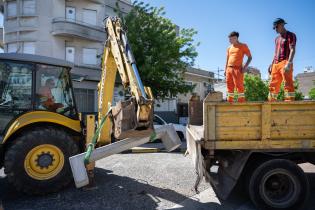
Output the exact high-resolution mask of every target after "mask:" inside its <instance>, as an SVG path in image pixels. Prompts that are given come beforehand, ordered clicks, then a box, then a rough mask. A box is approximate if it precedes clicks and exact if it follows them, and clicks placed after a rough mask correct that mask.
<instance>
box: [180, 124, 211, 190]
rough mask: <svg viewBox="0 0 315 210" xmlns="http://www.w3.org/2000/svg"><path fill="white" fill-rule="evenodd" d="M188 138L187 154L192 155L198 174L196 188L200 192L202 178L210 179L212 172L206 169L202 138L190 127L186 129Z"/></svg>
mask: <svg viewBox="0 0 315 210" xmlns="http://www.w3.org/2000/svg"><path fill="white" fill-rule="evenodd" d="M186 138H187V139H186V143H187V151H186V154H189V156H191V159H192V161H193V164H194V167H195V172H196V175H197V177H196V181H195V185H194V189H195V191H196V192H197V193H199V191H198V186H199V185H200V183H201V181H202V178H203V177H205V178H206V180H207V181H208V180H209V179H210V174H209V172H207V171H206V167H205V160H204V157H203V155H202V153H201V142H202V141H201V139H198V138H197V137H196V136H195V135H194V133H193V132H192V131H191V130H190V129H189V128H187V129H186Z"/></svg>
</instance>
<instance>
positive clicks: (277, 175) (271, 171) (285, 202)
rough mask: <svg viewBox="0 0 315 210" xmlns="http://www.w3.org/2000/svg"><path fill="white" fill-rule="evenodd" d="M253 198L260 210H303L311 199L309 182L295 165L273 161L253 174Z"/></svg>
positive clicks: (278, 160) (250, 187)
mask: <svg viewBox="0 0 315 210" xmlns="http://www.w3.org/2000/svg"><path fill="white" fill-rule="evenodd" d="M249 194H250V198H251V200H252V202H253V203H254V204H255V205H256V206H257V207H258V208H259V209H271V210H276V209H281V210H296V209H301V208H302V206H303V205H304V203H305V202H306V201H307V199H308V195H309V184H308V179H307V177H306V175H305V174H304V172H303V170H302V169H301V168H300V167H298V166H297V165H296V164H295V163H294V162H292V161H289V160H284V159H274V160H269V161H267V162H265V163H263V164H262V165H261V166H259V167H258V168H257V169H256V170H255V171H254V172H253V174H252V176H251V178H250V183H249Z"/></svg>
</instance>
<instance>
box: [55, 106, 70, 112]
mask: <svg viewBox="0 0 315 210" xmlns="http://www.w3.org/2000/svg"><path fill="white" fill-rule="evenodd" d="M70 110H71V107H70V106H68V107H66V108H64V109H63V110H62V111H61V112H58V113H59V114H65V113H66V112H68V111H70Z"/></svg>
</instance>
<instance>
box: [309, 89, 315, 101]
mask: <svg viewBox="0 0 315 210" xmlns="http://www.w3.org/2000/svg"><path fill="white" fill-rule="evenodd" d="M308 95H309V96H310V99H312V100H315V87H314V88H312V89H311V90H310V92H309V94H308Z"/></svg>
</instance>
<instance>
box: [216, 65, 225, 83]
mask: <svg viewBox="0 0 315 210" xmlns="http://www.w3.org/2000/svg"><path fill="white" fill-rule="evenodd" d="M221 71H224V70H222V69H220V67H218V74H217V75H218V79H217V82H219V80H220V72H221Z"/></svg>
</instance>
